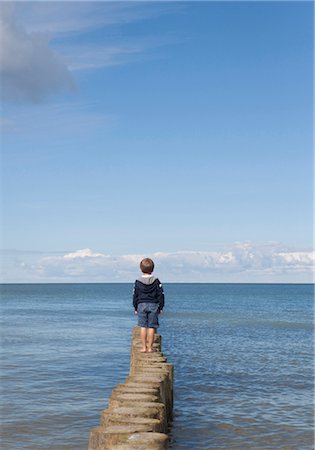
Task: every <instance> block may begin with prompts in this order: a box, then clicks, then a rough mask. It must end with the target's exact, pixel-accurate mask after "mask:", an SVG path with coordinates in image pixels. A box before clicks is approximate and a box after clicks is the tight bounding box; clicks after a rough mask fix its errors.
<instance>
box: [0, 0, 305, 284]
mask: <svg viewBox="0 0 315 450" xmlns="http://www.w3.org/2000/svg"><path fill="white" fill-rule="evenodd" d="M313 10H314V4H313V2H312V1H299V2H291V1H288V2H284V1H278V2H274V1H261V2H256V1H246V2H238V1H233V2H225V1H221V2H220V1H219V2H218V1H217V2H215V1H204V2H181V1H177V2H158V1H155V2H154V1H151V2H132V1H129V2H104V1H103V2H102V1H99V2H75V1H74V2H70V1H69V2H46V1H45V2H32V3H31V2H17V3H12V2H10V3H9V2H2V3H1V5H0V12H1V20H0V24H1V28H0V38H1V42H2V52H1V55H0V59H1V74H0V80H1V100H2V102H1V103H2V107H1V116H0V124H1V156H2V158H1V174H2V197H1V202H2V206H1V210H2V220H1V222H2V233H1V237H2V239H1V241H2V242H1V254H2V257H1V259H2V278H1V280H2V282H10V283H14V282H128V281H133V279H134V278H135V277H137V276H138V272H139V269H138V266H139V261H140V259H142V257H146V256H149V257H152V258H153V259H154V261H155V262H156V274H157V275H159V276H160V278H163V280H164V281H165V282H186V281H187V282H271V283H277V282H280V283H281V282H290V283H299V282H301V283H303V282H312V273H313V267H314V266H313V264H314V252H313V236H312V192H313V191H312V182H313V173H312V167H313V164H312V158H313V154H312V147H313V51H314V48H313V47H314V39H313V38H314V21H313V19H314V11H313Z"/></svg>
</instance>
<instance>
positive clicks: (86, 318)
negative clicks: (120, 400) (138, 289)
mask: <svg viewBox="0 0 315 450" xmlns="http://www.w3.org/2000/svg"><path fill="white" fill-rule="evenodd" d="M313 290H314V288H313V286H312V285H224V284H167V285H165V293H166V308H165V314H164V316H163V317H162V318H161V320H160V322H161V328H160V333H161V334H162V337H163V350H164V353H165V354H166V355H167V356H168V358H169V360H170V361H171V362H172V363H173V364H174V366H175V410H174V422H173V426H172V430H171V449H172V450H181V449H200V450H203V449H204V450H206V449H275V448H277V449H287V450H288V449H296V450H304V449H305V450H311V449H313V317H312V316H313ZM131 291H132V285H129V284H84V285H82V284H81V285H62V284H60V285H2V287H1V294H2V295H1V312H2V314H1V316H2V320H3V324H2V327H1V337H2V345H1V349H2V364H1V367H2V370H1V376H2V379H1V390H2V405H3V406H2V413H1V416H2V420H1V422H2V430H1V431H2V439H1V449H3V450H18V449H30V450H33V449H34V450H35V449H41V450H45V449H47V450H48V449H49V450H50V449H58V450H63V449H64V450H65V449H67V450H71V449H73V450H74V449H76V450H80V449H86V448H87V442H88V435H89V430H90V428H91V427H93V426H96V425H98V422H99V414H100V411H101V410H102V409H104V408H106V406H107V399H108V397H109V396H110V394H111V391H112V389H113V388H114V387H115V386H116V384H118V383H120V382H123V381H124V379H125V378H126V376H127V373H128V369H129V350H130V337H131V329H132V327H133V326H134V324H135V320H136V319H135V317H134V315H133V311H132V307H131Z"/></svg>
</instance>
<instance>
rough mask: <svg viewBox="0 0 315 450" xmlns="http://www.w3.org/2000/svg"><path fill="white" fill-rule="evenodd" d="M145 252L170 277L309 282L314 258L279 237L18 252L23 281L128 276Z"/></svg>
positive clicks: (98, 279) (175, 279)
mask: <svg viewBox="0 0 315 450" xmlns="http://www.w3.org/2000/svg"><path fill="white" fill-rule="evenodd" d="M145 256H150V257H152V258H153V259H154V261H155V263H156V271H157V273H158V275H159V276H160V277H161V278H162V279H163V280H164V281H170V282H171V281H173V282H183V281H186V282H216V281H217V282H235V281H238V282H312V274H313V271H314V261H315V256H314V252H312V251H299V250H294V249H288V248H285V247H284V246H283V245H281V244H279V243H265V244H255V243H252V242H237V243H235V244H234V245H232V246H230V247H229V248H225V249H222V250H221V251H177V252H155V253H153V254H151V255H145V254H127V255H119V256H114V255H110V254H105V253H102V252H97V251H92V250H91V249H88V248H87V249H81V250H76V251H72V252H67V253H64V254H54V255H49V256H44V257H39V258H37V260H36V261H34V255H33V256H32V258H33V259H32V262H31V263H30V262H28V261H27V260H23V258H20V259H19V260H18V265H19V271H20V275H21V273H24V278H23V280H24V281H25V279H27V277H29V281H65V282H67V281H69V282H70V281H71V282H75V281H76V282H88V281H90V282H93V281H94V282H107V281H108V282H113V281H117V282H128V281H129V282H130V281H132V280H133V278H134V277H135V276H137V273H138V266H139V261H140V260H141V259H142V258H143V257H145ZM15 258H16V256H15ZM16 261H17V260H16ZM4 281H5V280H4ZM16 281H18V280H16Z"/></svg>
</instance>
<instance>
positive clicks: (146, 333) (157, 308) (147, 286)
mask: <svg viewBox="0 0 315 450" xmlns="http://www.w3.org/2000/svg"><path fill="white" fill-rule="evenodd" d="M140 269H141V272H142V276H141V277H140V278H138V279H137V280H136V281H135V284H134V289H133V307H134V309H135V314H137V315H138V326H139V327H141V331H140V336H141V345H142V348H141V352H142V353H145V352H147V351H148V353H152V352H153V351H154V350H153V342H154V334H155V330H156V329H157V328H158V326H159V319H158V316H159V314H160V313H161V312H162V311H163V308H164V291H163V286H162V284H161V282H160V280H159V279H158V278H155V277H154V276H153V275H152V272H153V270H154V262H153V261H152V259H150V258H145V259H143V260H142V261H141V262H140ZM147 339H148V348H147Z"/></svg>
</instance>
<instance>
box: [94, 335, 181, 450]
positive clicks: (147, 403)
mask: <svg viewBox="0 0 315 450" xmlns="http://www.w3.org/2000/svg"><path fill="white" fill-rule="evenodd" d="M140 348H141V342H140V328H139V327H135V328H134V330H133V334H132V342H131V355H130V372H129V376H128V377H127V379H126V381H125V383H123V384H118V385H117V386H116V388H115V389H113V391H112V395H111V397H110V398H109V401H108V408H107V409H105V410H104V411H102V412H101V419H100V426H98V427H95V428H93V429H92V430H91V433H90V439H89V447H88V450H165V449H168V442H169V439H168V435H167V433H168V427H169V424H170V421H171V419H172V412H173V383H174V368H173V365H172V364H169V363H168V362H167V359H166V358H165V356H164V355H163V353H162V337H161V336H160V335H159V334H155V337H154V352H153V353H141V352H140Z"/></svg>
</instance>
